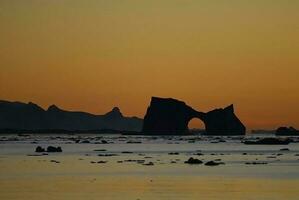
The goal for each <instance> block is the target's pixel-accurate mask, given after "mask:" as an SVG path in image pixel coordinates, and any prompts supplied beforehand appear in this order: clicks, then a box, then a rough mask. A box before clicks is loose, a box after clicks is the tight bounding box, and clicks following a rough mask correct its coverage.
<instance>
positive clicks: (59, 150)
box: [47, 146, 62, 152]
mask: <svg viewBox="0 0 299 200" xmlns="http://www.w3.org/2000/svg"><path fill="white" fill-rule="evenodd" d="M47 152H62V149H61V147H53V146H48V148H47Z"/></svg>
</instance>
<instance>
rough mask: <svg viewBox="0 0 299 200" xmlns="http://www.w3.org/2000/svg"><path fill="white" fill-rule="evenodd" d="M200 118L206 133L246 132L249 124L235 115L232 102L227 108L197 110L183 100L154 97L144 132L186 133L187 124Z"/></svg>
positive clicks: (144, 125)
mask: <svg viewBox="0 0 299 200" xmlns="http://www.w3.org/2000/svg"><path fill="white" fill-rule="evenodd" d="M193 118H199V119H200V120H202V121H203V122H204V124H205V128H206V131H205V134H206V135H245V133H246V127H245V126H244V125H243V124H242V122H241V121H240V120H239V119H238V118H237V116H236V115H235V114H234V107H233V105H230V106H228V107H226V108H224V109H222V108H221V109H215V110H212V111H210V112H207V113H204V112H198V111H196V110H194V109H193V108H191V107H190V106H188V105H186V104H185V103H184V102H182V101H178V100H176V99H171V98H159V97H152V100H151V103H150V106H149V107H148V109H147V112H146V115H145V117H144V123H143V129H142V132H143V133H145V134H151V135H152V134H161V135H163V134H165V135H170V134H171V135H172V134H178V135H181V134H186V133H188V132H189V130H188V123H189V121H190V120H191V119H193Z"/></svg>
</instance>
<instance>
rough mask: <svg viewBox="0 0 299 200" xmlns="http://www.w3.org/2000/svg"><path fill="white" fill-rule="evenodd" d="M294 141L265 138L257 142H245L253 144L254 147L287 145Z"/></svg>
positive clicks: (245, 142)
mask: <svg viewBox="0 0 299 200" xmlns="http://www.w3.org/2000/svg"><path fill="white" fill-rule="evenodd" d="M290 142H292V140H290V139H279V138H263V139H260V140H257V141H250V140H248V141H244V142H243V143H244V144H253V145H287V144H289V143H290Z"/></svg>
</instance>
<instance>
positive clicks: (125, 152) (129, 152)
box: [121, 151, 133, 154]
mask: <svg viewBox="0 0 299 200" xmlns="http://www.w3.org/2000/svg"><path fill="white" fill-rule="evenodd" d="M121 153H124V154H131V153H133V152H132V151H123V152H121Z"/></svg>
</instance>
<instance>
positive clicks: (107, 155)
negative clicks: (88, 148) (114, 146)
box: [98, 153, 117, 157]
mask: <svg viewBox="0 0 299 200" xmlns="http://www.w3.org/2000/svg"><path fill="white" fill-rule="evenodd" d="M98 156H101V157H111V156H117V154H114V153H110V154H109V153H107V154H98Z"/></svg>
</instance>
